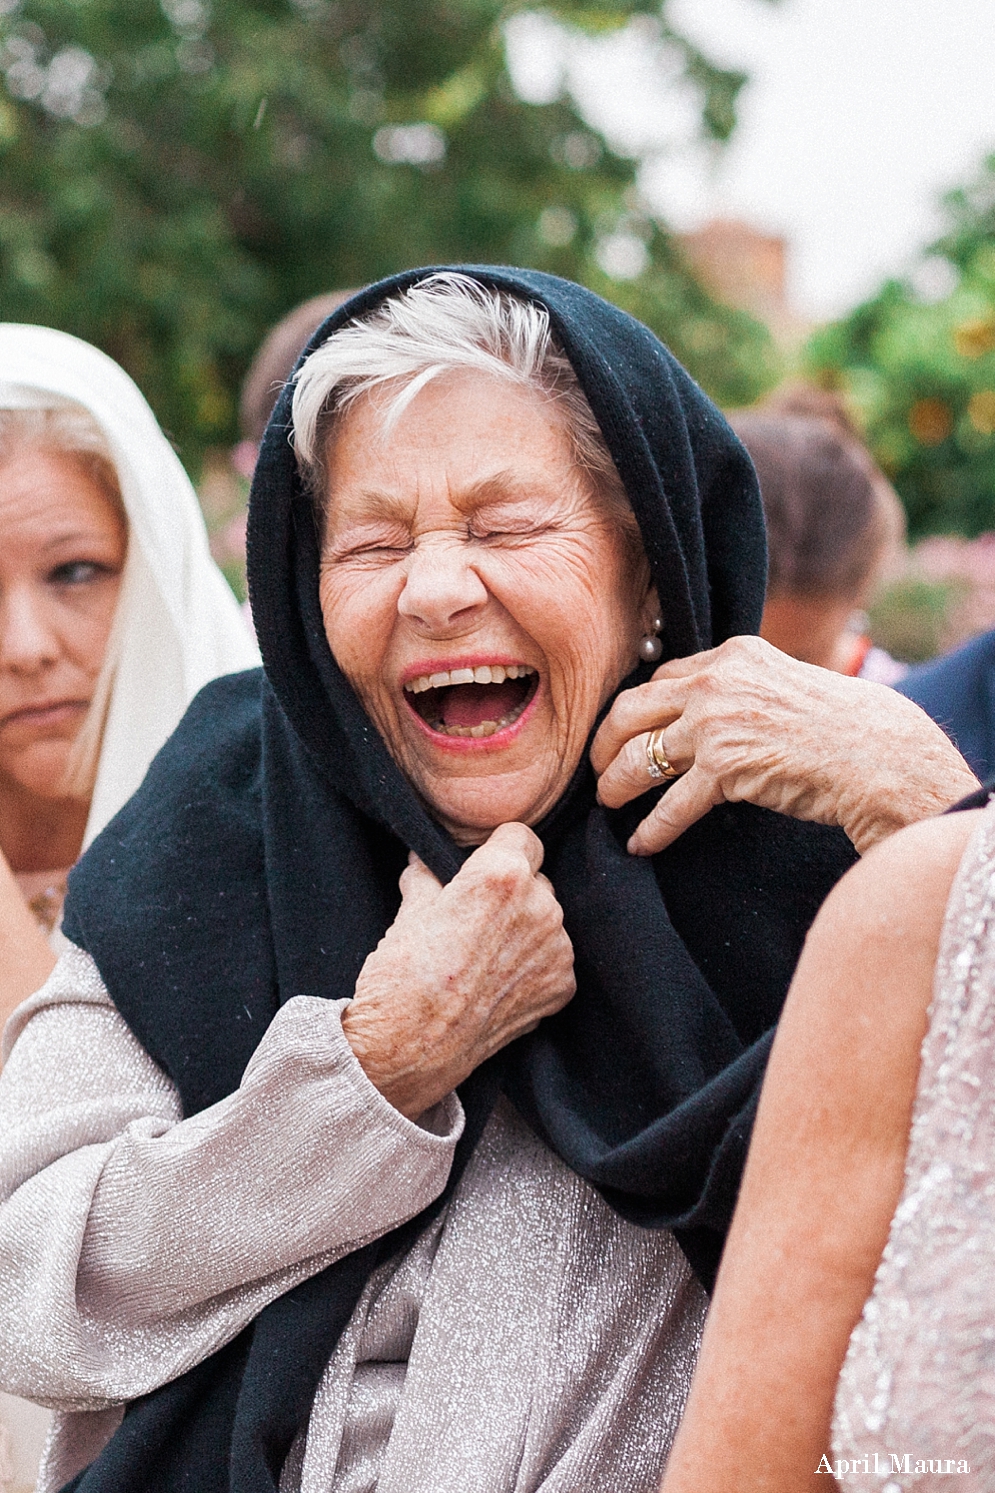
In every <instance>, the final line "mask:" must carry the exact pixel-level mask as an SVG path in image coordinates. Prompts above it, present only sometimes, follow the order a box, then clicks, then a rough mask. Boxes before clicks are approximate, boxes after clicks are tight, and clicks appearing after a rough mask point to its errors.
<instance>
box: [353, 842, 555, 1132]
mask: <svg viewBox="0 0 995 1493" xmlns="http://www.w3.org/2000/svg"><path fill="white" fill-rule="evenodd" d="M542 855H543V851H542V845H541V843H540V842H539V840H538V839H537V838H536V836H535V835H534V834H533V833H532V831H531V830H530V829H527V828H526V827H525V825H524V824H502V825H500V826H499V827H498V828H497V829H496V830H495V831H494V833H493V834H492V835H491V837H490V839H489V840H488V841H487V842H486V844H484V845H481V846H480V848H479V849H478V850H475V851H474V852H473V854H472V855H471V856H470V858H469V860H468V861H467V862H466V864H465V865H464V866H463V867H462V869H461V870H460V871H459V873H458V875H456V876H454V877H453V879H452V881H451V882H450V883H449V885H448V886H445V887H443V886H442V885H441V884H440V883H439V882H438V881H437V880H436V878H435V877H434V876H433V875H432V873H431V872H430V871H429V870H427V869H426V867H425V866H424V865H423V864H422V862H421V861H420V860H418V859H417V857H414V856H413V857H412V860H411V864H410V865H409V866H408V868H407V870H406V871H405V872H404V874H403V875H402V877H401V892H402V894H403V901H402V904H401V908H400V911H399V912H398V914H397V917H396V918H395V920H394V922H393V923H392V925H391V927H390V928H389V929H388V930H387V933H386V934H385V936H384V937H383V938H382V939H381V941H380V943H379V945H378V946H377V948H376V949H375V950H374V951H373V953H372V954H371V955H370V956H369V958H368V959H367V961H366V963H365V964H364V965H363V968H362V970H361V971H360V975H359V979H358V981H357V982H356V996H355V999H354V1000H353V1001H352V1003H351V1004H350V1005H349V1006H347V1007H346V1009H345V1012H344V1014H343V1018H342V1027H343V1030H344V1031H345V1034H346V1037H347V1039H348V1041H349V1043H350V1045H351V1046H352V1049H353V1051H354V1052H355V1054H356V1056H357V1058H358V1059H359V1062H360V1064H361V1065H362V1067H363V1069H364V1071H365V1072H366V1074H367V1076H368V1077H369V1079H370V1080H371V1082H372V1083H373V1084H374V1086H375V1087H376V1088H378V1089H379V1090H380V1092H381V1093H382V1094H383V1095H384V1097H385V1098H386V1099H387V1100H388V1101H389V1102H390V1103H391V1104H393V1105H394V1107H395V1109H399V1110H400V1111H401V1113H402V1114H404V1115H407V1116H408V1118H409V1119H417V1118H418V1116H419V1115H421V1114H424V1113H425V1111H426V1110H428V1109H430V1108H431V1107H432V1105H434V1104H437V1103H438V1102H439V1100H440V1099H442V1098H443V1097H444V1096H445V1095H446V1094H448V1093H449V1092H450V1091H451V1090H452V1089H454V1088H455V1087H456V1086H457V1084H459V1083H462V1081H463V1079H464V1078H466V1077H467V1076H468V1074H470V1073H472V1072H473V1070H474V1068H477V1067H479V1065H480V1064H481V1063H482V1062H484V1060H485V1059H486V1058H489V1057H490V1056H491V1055H492V1053H495V1052H497V1051H498V1050H499V1049H500V1048H502V1047H504V1046H506V1045H507V1043H509V1042H511V1041H513V1040H514V1038H515V1037H519V1036H521V1035H522V1033H523V1032H529V1031H533V1030H534V1029H535V1027H537V1026H538V1025H539V1022H540V1021H541V1020H542V1018H543V1017H544V1016H550V1015H552V1014H553V1012H554V1011H559V1010H560V1008H561V1007H562V1006H565V1005H566V1003H567V1001H568V1000H569V999H570V997H571V996H572V995H573V993H574V990H575V989H576V984H575V981H574V970H573V948H572V946H571V943H570V940H569V938H568V937H567V935H566V933H565V932H564V931H563V912H562V909H561V908H560V904H559V903H558V902H557V900H556V897H555V896H554V894H553V888H552V886H551V885H550V883H549V881H548V880H547V879H546V877H545V876H541V875H540V874H539V867H540V866H541V865H542Z"/></svg>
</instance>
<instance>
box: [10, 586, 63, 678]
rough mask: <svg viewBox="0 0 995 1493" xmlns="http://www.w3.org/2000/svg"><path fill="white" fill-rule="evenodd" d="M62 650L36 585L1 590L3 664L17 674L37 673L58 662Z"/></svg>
mask: <svg viewBox="0 0 995 1493" xmlns="http://www.w3.org/2000/svg"><path fill="white" fill-rule="evenodd" d="M60 651H61V650H60V648H59V642H58V639H57V638H56V636H55V633H54V631H53V630H52V628H51V627H50V626H48V624H47V622H46V618H45V608H44V607H43V605H42V603H41V598H40V597H38V596H37V595H35V593H34V588H32V587H30V586H15V587H12V588H11V589H10V590H8V591H6V592H2V593H0V665H2V666H3V667H4V668H7V669H10V670H11V671H12V672H13V673H15V674H37V673H38V672H39V671H40V670H42V669H44V668H47V667H49V666H50V665H52V664H54V663H55V662H56V661H57V660H58V658H59V654H60Z"/></svg>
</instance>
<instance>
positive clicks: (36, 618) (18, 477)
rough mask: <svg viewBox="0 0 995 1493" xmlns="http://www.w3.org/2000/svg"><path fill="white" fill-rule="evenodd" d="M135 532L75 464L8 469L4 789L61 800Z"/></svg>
mask: <svg viewBox="0 0 995 1493" xmlns="http://www.w3.org/2000/svg"><path fill="white" fill-rule="evenodd" d="M126 543H127V535H126V530H125V524H124V520H123V518H122V516H121V515H120V513H119V512H118V509H117V507H116V506H115V504H114V503H113V502H112V501H111V499H110V498H109V497H108V496H107V494H106V493H105V492H104V490H103V488H102V487H101V486H100V485H99V483H97V482H96V481H94V479H93V478H92V477H91V476H90V475H89V474H88V473H87V472H86V470H85V469H84V468H83V467H81V466H80V465H79V464H78V463H77V462H76V461H74V460H73V458H72V457H70V456H66V455H62V454H54V453H45V452H41V451H36V450H31V449H25V450H23V451H21V452H19V453H18V454H17V455H15V456H14V457H13V458H12V459H11V460H10V461H8V462H6V463H4V464H3V465H0V789H6V790H7V791H8V792H10V791H14V792H18V791H20V792H24V793H27V794H31V795H36V796H39V797H42V798H59V797H62V796H64V794H63V790H62V784H63V780H64V777H65V772H66V767H67V763H68V760H69V751H70V748H71V746H72V743H73V741H74V740H75V738H76V735H77V733H78V732H79V729H80V726H81V725H82V724H83V720H84V717H85V716H86V712H87V710H88V708H89V705H90V700H91V698H92V696H93V688H94V684H95V683H96V679H97V675H98V673H99V672H100V665H101V663H102V661H103V657H104V650H105V648H106V646H107V638H108V634H109V633H110V628H111V622H112V620H113V617H114V608H115V604H116V602H117V595H118V589H119V587H120V582H121V569H122V566H123V564H124V557H125V548H126Z"/></svg>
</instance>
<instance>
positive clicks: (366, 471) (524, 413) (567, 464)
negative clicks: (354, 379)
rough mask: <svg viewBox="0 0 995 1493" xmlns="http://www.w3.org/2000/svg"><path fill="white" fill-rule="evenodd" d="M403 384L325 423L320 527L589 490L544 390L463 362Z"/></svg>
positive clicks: (547, 500) (560, 497) (547, 504)
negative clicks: (408, 386) (411, 385)
mask: <svg viewBox="0 0 995 1493" xmlns="http://www.w3.org/2000/svg"><path fill="white" fill-rule="evenodd" d="M407 392H408V391H407V390H404V389H401V390H400V397H399V395H398V391H389V390H384V391H376V392H374V393H365V394H363V395H361V396H360V397H359V398H358V399H356V400H355V401H354V402H353V403H351V404H350V405H349V406H348V408H346V409H345V410H341V411H339V413H338V415H337V418H336V419H335V420H334V421H333V422H332V424H331V425H330V427H329V430H328V432H327V436H326V441H325V448H324V453H323V457H324V459H323V462H322V482H323V504H322V507H323V513H324V519H325V526H326V532H334V531H336V530H337V529H339V528H340V527H341V526H342V525H343V524H344V523H348V522H351V521H354V520H355V519H357V518H359V517H370V518H378V519H379V518H382V519H393V520H396V521H398V522H406V523H410V522H413V521H415V520H416V519H417V518H418V516H419V515H424V514H426V513H428V514H431V513H432V512H439V511H441V510H442V509H448V510H451V512H452V513H453V514H459V515H463V516H467V515H469V514H472V513H474V512H476V511H478V510H480V509H482V508H487V507H492V506H494V505H496V504H501V505H503V506H508V505H518V506H523V505H527V506H530V507H531V508H533V509H535V510H536V512H537V513H541V511H542V510H543V509H544V508H545V509H548V510H549V511H550V513H552V512H554V511H556V510H558V509H560V508H562V507H563V505H564V504H565V503H567V504H571V505H574V506H576V505H577V504H578V503H579V502H583V501H593V500H594V499H595V497H596V489H595V487H594V484H593V483H592V482H591V480H590V474H589V472H588V471H587V470H586V469H585V468H584V467H583V466H582V465H581V463H580V462H579V461H578V459H577V454H576V451H575V448H574V444H573V442H572V441H571V438H570V432H569V428H568V425H567V422H566V421H565V419H564V418H563V414H562V411H561V410H560V409H559V408H558V407H557V405H556V403H555V401H553V400H551V399H549V398H548V397H545V396H543V395H542V394H541V393H539V392H537V391H535V390H533V389H528V388H522V387H519V386H516V385H514V384H512V383H509V382H502V381H501V380H499V379H496V378H493V377H491V376H489V375H486V374H473V373H468V372H466V371H463V370H460V371H454V372H452V373H447V374H446V375H444V376H442V377H440V378H439V379H436V380H433V381H431V382H429V383H426V384H424V385H423V386H422V387H421V388H420V389H418V390H417V391H416V392H415V394H414V396H413V397H410V398H407V399H406V400H405V399H404V395H405V394H406V393H407Z"/></svg>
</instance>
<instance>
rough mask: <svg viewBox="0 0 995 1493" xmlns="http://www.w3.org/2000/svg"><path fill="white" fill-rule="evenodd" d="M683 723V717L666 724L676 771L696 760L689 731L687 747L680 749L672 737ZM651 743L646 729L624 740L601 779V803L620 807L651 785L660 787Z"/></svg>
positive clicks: (665, 743) (667, 751)
mask: <svg viewBox="0 0 995 1493" xmlns="http://www.w3.org/2000/svg"><path fill="white" fill-rule="evenodd" d="M680 725H681V722H680V721H675V722H674V723H673V724H672V725H670V726H668V727H667V729H666V730H665V731H664V733H663V737H662V747H663V753H664V756H665V757H666V758H667V760H668V762H669V763H670V764H671V766H672V767H673V768H675V769H676V771H677V772H686V771H687V770H688V768H689V767H690V766H691V764H692V762H693V761H694V752H693V750H692V749H691V746H690V740H689V734H688V732H687V731H685V732H684V733H683V735H684V739H685V741H686V742H687V746H686V748H685V750H683V751H678V750H677V748H676V747H675V746H674V745H672V737H673V736H674V735H675V733H677V732H678V731H679V730H680ZM648 743H649V735H648V734H647V733H646V732H644V733H643V734H642V735H641V736H634V737H633V738H632V740H631V741H627V742H626V743H625V746H624V747H623V748H622V750H621V751H620V752H619V754H618V756H617V757H616V758H615V760H614V762H612V763H610V764H609V766H608V768H607V769H606V770H605V772H603V773H602V775H601V777H600V778H599V780H598V802H599V803H603V804H605V805H606V806H607V807H608V808H609V809H620V808H621V807H622V805H623V804H627V803H628V802H629V800H630V799H633V798H638V797H639V795H640V794H641V793H647V792H648V791H649V790H650V788H659V786H660V777H659V775H658V774H653V773H651V772H650V770H649V757H648V755H647V745H648Z"/></svg>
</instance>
